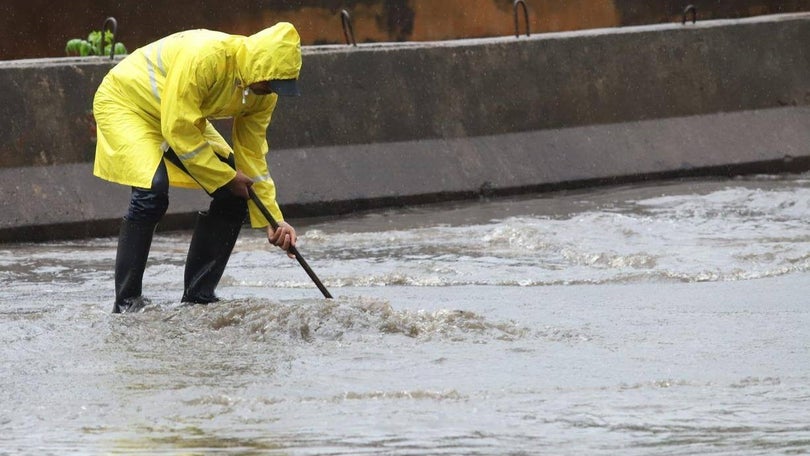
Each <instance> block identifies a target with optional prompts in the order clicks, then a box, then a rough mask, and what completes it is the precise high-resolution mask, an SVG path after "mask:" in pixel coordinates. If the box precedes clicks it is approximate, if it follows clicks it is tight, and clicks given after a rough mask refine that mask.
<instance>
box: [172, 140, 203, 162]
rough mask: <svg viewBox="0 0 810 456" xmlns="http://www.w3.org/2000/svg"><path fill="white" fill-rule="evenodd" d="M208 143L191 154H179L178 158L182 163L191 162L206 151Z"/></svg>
mask: <svg viewBox="0 0 810 456" xmlns="http://www.w3.org/2000/svg"><path fill="white" fill-rule="evenodd" d="M208 146H209V145H208V143H207V142H205V143H203V144H202V145H200V146H199V147H197V148H196V149H194V150H192V151H191V152H186V153H185V154H182V155H181V154H177V157H178V158H180V160H182V161H186V160H191V159H192V158H194V157H196V156H197V155H199V153H200V152H202V151H204V150H205V148H206V147H208Z"/></svg>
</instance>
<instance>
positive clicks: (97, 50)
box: [65, 30, 127, 57]
mask: <svg viewBox="0 0 810 456" xmlns="http://www.w3.org/2000/svg"><path fill="white" fill-rule="evenodd" d="M103 36H104V43H106V44H105V45H104V49H103V50H102V49H101V41H102V40H101V37H102V34H101V32H100V31H98V30H95V31H92V32H90V34H89V35H87V39H86V40H83V39H81V38H74V39H72V40H69V41H68V42H67V45H65V53H66V54H67V55H79V56H82V57H84V56H88V55H109V54H110V43H111V42H112V40H113V33H112V32H111V31H109V30H106V31H105V32H104V35H103ZM114 53H115V54H126V53H127V48H126V46H124V43H115V52H114Z"/></svg>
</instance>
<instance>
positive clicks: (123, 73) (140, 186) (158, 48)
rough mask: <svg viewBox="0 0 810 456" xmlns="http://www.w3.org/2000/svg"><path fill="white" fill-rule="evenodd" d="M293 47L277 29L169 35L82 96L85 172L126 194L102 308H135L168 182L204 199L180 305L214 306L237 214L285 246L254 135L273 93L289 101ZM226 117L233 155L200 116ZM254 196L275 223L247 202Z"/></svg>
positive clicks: (291, 233)
mask: <svg viewBox="0 0 810 456" xmlns="http://www.w3.org/2000/svg"><path fill="white" fill-rule="evenodd" d="M300 70H301V40H300V37H299V36H298V32H297V31H296V30H295V28H294V27H293V26H292V25H291V24H288V23H279V24H276V25H274V26H273V27H270V28H267V29H265V30H263V31H261V32H259V33H256V34H254V35H251V36H249V37H244V36H238V35H228V34H225V33H221V32H215V31H210V30H189V31H185V32H179V33H176V34H173V35H170V36H168V37H165V38H163V39H161V40H158V41H156V42H154V43H151V44H149V45H147V46H144V47H142V48H140V49H138V50H136V51H135V52H133V53H132V54H130V55H129V56H127V57H126V58H125V59H124V60H122V61H121V62H120V63H119V64H118V65H116V66H115V67H114V68H113V69H112V70H110V72H109V73H108V74H107V76H106V77H105V78H104V80H103V82H102V83H101V85H100V87H99V89H98V91H97V92H96V95H95V98H94V101H93V113H94V116H95V118H96V125H97V138H98V143H97V147H96V157H95V166H94V169H93V174H95V175H96V176H98V177H100V178H102V179H105V180H108V181H111V182H116V183H119V184H123V185H127V186H130V187H132V194H131V198H130V203H129V209H128V211H127V214H126V216H125V217H124V219H123V222H122V224H121V231H120V234H119V238H118V251H117V253H116V259H115V304H114V306H113V312H114V313H119V312H134V311H138V310H140V309H142V308H143V307H144V305H145V303H146V302H147V301H145V300H144V298H143V297H142V296H141V283H142V280H143V273H144V269H145V267H146V259H147V256H148V254H149V248H150V246H151V243H152V236H153V234H154V231H155V227H156V225H157V223H158V221H159V220H160V219H161V218H162V216H163V215H164V214H165V213H166V209H167V208H168V205H169V186H170V185H174V186H180V187H191V188H202V189H203V190H205V191H206V192H207V193H208V194H209V195H210V196H211V204H210V206H209V208H208V211H206V212H201V213H200V214H199V216H198V219H197V222H196V226H195V228H194V233H193V235H192V238H191V244H190V246H189V250H188V256H187V259H186V268H185V274H184V291H183V297H182V301H183V302H189V303H210V302H215V301H217V300H218V299H217V297H216V295H215V294H214V290H215V288H216V286H217V284H218V283H219V280H220V278H221V277H222V274H223V272H224V270H225V266H226V264H227V262H228V258H229V257H230V255H231V252H232V250H233V247H234V244H235V243H236V238H237V236H238V235H239V231H240V229H241V227H242V224H243V222H244V221H245V217H246V216H247V214H248V213H249V214H250V221H251V225H252V226H253V227H254V228H261V227H267V228H266V229H267V237H268V240H269V241H270V242H271V243H273V244H275V245H277V246H279V247H281V248H282V249H284V250H288V249H289V248H290V246H293V245H295V242H296V233H295V229H293V227H292V226H290V225H289V224H287V223H286V222H284V221H283V217H282V214H281V210H280V209H279V206H278V203H277V202H276V190H275V185H274V183H273V180H272V178H271V177H270V174H269V172H268V169H267V162H266V161H265V154H266V153H267V150H268V145H267V138H266V130H267V126H268V124H269V123H270V116H271V114H272V113H273V109H274V108H275V105H276V101H277V100H278V96H279V95H284V96H295V95H299V91H298V86H297V79H298V76H299V72H300ZM228 117H231V118H233V131H232V139H233V148H231V147H230V146H229V145H228V144H227V143H226V141H225V140H224V139H223V137H222V136H221V135H220V134H219V133H218V132H217V131H216V130H215V129H214V127H213V126H212V125H211V123H210V122H209V121H208V119H212V118H228ZM248 188H252V189H253V191H255V192H256V194H257V195H258V196H259V198H260V199H261V201H262V202H263V203H264V205H265V206H266V207H267V208H268V209H269V211H270V213H271V214H272V215H273V217H274V218H275V219H276V220H277V221H278V222H279V228H278V229H277V230H273V229H272V228H271V227H270V226H268V222H267V220H265V219H264V217H263V216H262V215H261V212H259V210H258V208H256V207H255V205H254V204H253V202H252V201H248V200H249V196H248Z"/></svg>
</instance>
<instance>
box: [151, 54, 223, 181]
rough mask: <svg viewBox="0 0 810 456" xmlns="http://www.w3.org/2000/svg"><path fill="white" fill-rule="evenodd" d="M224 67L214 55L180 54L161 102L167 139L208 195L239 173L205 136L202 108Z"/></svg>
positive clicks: (173, 66)
mask: <svg viewBox="0 0 810 456" xmlns="http://www.w3.org/2000/svg"><path fill="white" fill-rule="evenodd" d="M221 65H222V64H221V63H220V62H218V58H217V56H216V55H213V54H208V55H203V56H198V55H179V56H178V57H177V59H176V60H175V62H174V64H173V65H172V68H171V70H169V71H168V74H167V75H166V84H165V87H164V90H163V96H162V98H161V103H160V120H161V131H162V134H163V137H164V138H165V140H166V142H168V143H169V146H171V148H172V149H173V150H174V151H175V153H176V154H177V156H178V157H180V160H181V161H182V162H183V165H184V166H185V168H186V169H187V170H188V172H189V173H190V174H191V177H193V178H194V180H195V181H197V183H199V184H200V185H201V186H202V187H203V189H205V191H206V192H208V193H212V192H214V191H215V190H216V189H218V188H220V187H222V186H223V185H225V184H227V183H228V182H230V181H231V179H233V178H234V176H236V171H234V170H233V169H231V168H230V167H229V166H228V165H227V164H225V163H223V162H222V161H220V160H219V159H218V158H217V157H216V154H215V153H214V149H213V148H212V146H211V144H209V142H208V141H206V139H205V137H204V133H205V131H206V128H207V125H208V122H207V120H206V119H205V117H204V116H203V114H202V110H201V106H202V103H203V100H204V99H205V97H206V95H207V92H208V87H213V85H214V82H215V78H216V75H217V71H218V67H219V66H221Z"/></svg>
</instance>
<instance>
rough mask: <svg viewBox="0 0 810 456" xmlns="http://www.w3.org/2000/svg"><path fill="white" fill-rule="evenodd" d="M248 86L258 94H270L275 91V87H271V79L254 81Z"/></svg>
mask: <svg viewBox="0 0 810 456" xmlns="http://www.w3.org/2000/svg"><path fill="white" fill-rule="evenodd" d="M248 87H249V88H250V91H251V92H253V93H255V94H256V95H269V94H271V93H273V89H271V88H270V81H260V82H254V83H253V84H251V85H249V86H248Z"/></svg>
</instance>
